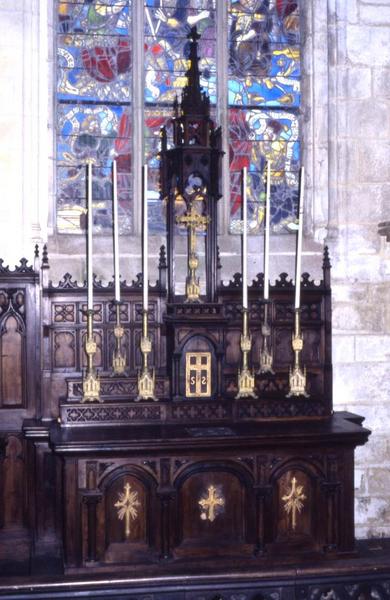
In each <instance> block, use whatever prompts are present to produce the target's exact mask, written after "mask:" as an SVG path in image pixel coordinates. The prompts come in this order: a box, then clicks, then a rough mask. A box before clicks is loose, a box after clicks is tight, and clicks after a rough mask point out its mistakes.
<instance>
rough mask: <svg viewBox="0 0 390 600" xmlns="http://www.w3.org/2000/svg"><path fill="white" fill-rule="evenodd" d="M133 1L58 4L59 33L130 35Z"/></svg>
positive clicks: (117, 0)
mask: <svg viewBox="0 0 390 600" xmlns="http://www.w3.org/2000/svg"><path fill="white" fill-rule="evenodd" d="M130 8H131V0H112V1H111V2H108V1H104V0H98V1H92V2H58V8H57V10H58V26H57V31H58V33H66V34H68V33H88V34H94V35H129V32H130V22H131V19H130Z"/></svg>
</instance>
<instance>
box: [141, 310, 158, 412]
mask: <svg viewBox="0 0 390 600" xmlns="http://www.w3.org/2000/svg"><path fill="white" fill-rule="evenodd" d="M140 348H141V353H142V362H143V364H142V371H141V372H139V373H138V396H137V398H136V400H137V401H139V400H148V399H150V400H157V398H156V397H155V395H154V393H155V380H156V376H155V370H154V369H153V368H152V369H151V370H150V369H149V368H148V354H150V353H151V351H152V342H151V339H150V337H149V336H148V311H147V310H143V311H142V336H141V343H140Z"/></svg>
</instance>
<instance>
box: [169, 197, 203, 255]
mask: <svg viewBox="0 0 390 600" xmlns="http://www.w3.org/2000/svg"><path fill="white" fill-rule="evenodd" d="M209 221H210V217H207V216H204V215H200V214H199V213H198V211H197V210H196V208H195V206H194V205H193V204H191V208H190V210H189V212H187V213H186V214H185V215H182V216H181V217H176V222H177V223H179V224H182V225H186V227H187V229H189V231H190V249H191V252H195V235H194V234H195V232H196V230H197V229H203V227H205V226H206V225H207V224H208V223H209Z"/></svg>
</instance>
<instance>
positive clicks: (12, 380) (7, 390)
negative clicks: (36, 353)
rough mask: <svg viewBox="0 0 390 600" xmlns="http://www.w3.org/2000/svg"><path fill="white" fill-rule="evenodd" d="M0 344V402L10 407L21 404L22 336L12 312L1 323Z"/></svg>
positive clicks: (22, 380)
mask: <svg viewBox="0 0 390 600" xmlns="http://www.w3.org/2000/svg"><path fill="white" fill-rule="evenodd" d="M0 344H1V356H0V360H1V369H0V371H1V400H2V402H1V404H2V406H10V407H14V406H23V399H24V398H23V396H24V394H23V384H24V376H23V373H24V364H23V356H24V336H23V331H22V330H21V327H20V323H19V321H18V319H17V318H16V316H15V315H14V314H13V313H10V314H9V315H8V316H7V317H6V319H5V321H4V322H3V324H2V331H1V342H0Z"/></svg>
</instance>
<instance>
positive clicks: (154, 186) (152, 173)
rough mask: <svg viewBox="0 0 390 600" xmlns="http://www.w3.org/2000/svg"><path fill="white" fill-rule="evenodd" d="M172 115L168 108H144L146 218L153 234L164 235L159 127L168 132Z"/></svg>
mask: <svg viewBox="0 0 390 600" xmlns="http://www.w3.org/2000/svg"><path fill="white" fill-rule="evenodd" d="M171 118H172V114H171V110H170V109H169V108H146V109H145V134H144V140H145V161H146V162H147V164H148V218H149V231H150V232H151V233H152V234H153V233H165V212H164V208H165V207H164V205H163V203H162V202H161V199H160V191H159V190H160V184H159V175H160V171H159V168H160V161H159V157H158V154H159V151H160V132H161V127H163V126H164V125H165V126H166V127H167V131H168V132H169V130H170V127H169V125H170V122H171Z"/></svg>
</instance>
